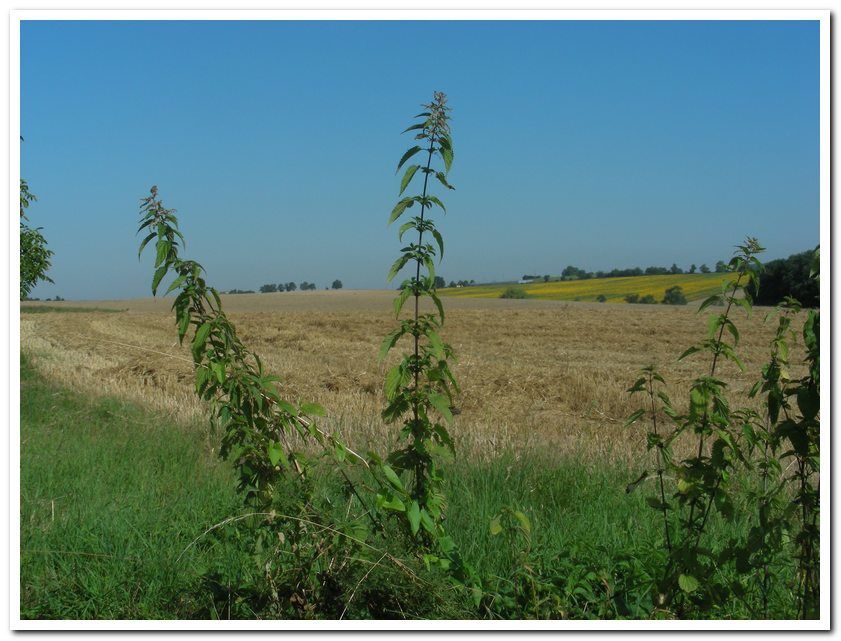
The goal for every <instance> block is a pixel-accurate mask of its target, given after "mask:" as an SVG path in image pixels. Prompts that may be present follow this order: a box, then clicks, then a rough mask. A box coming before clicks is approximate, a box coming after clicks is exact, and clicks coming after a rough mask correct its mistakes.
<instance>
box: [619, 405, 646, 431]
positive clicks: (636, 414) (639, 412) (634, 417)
mask: <svg viewBox="0 0 841 641" xmlns="http://www.w3.org/2000/svg"><path fill="white" fill-rule="evenodd" d="M643 414H645V410H644V409H639V410H637V411H636V412H634V413H633V414H631V415H630V416H629V417H628V420H627V421H625V424H624V425H623V426H622V427H628V426H629V425H633V424H634V423H636V422H637V421H638V420H639V418H640V417H641V416H642V415H643Z"/></svg>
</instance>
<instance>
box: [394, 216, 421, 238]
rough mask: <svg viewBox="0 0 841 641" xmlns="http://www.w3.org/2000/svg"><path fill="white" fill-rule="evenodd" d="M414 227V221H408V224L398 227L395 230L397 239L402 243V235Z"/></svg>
mask: <svg viewBox="0 0 841 641" xmlns="http://www.w3.org/2000/svg"><path fill="white" fill-rule="evenodd" d="M415 226H416V223H415V221H414V219H412V220H410V221H409V222H408V223H403V224H402V225H400V229H399V230H397V239H398V240H401V241H402V240H403V234H405V233H406V232H407V231H409V230H410V229H414V228H415Z"/></svg>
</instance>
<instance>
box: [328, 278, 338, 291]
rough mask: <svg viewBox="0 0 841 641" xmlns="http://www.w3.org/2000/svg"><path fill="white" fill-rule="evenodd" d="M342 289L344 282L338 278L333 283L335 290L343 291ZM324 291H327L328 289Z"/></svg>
mask: <svg viewBox="0 0 841 641" xmlns="http://www.w3.org/2000/svg"><path fill="white" fill-rule="evenodd" d="M341 288H342V281H340V280H339V279H338V278H337V279H336V280H334V281H333V289H341ZM324 289H327V288H326V287H325V288H324Z"/></svg>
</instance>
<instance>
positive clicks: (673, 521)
mask: <svg viewBox="0 0 841 641" xmlns="http://www.w3.org/2000/svg"><path fill="white" fill-rule="evenodd" d="M761 251H763V248H762V247H761V246H760V245H759V243H758V242H757V241H756V239H753V238H748V239H747V240H746V242H745V244H743V245H739V246H738V247H737V251H736V254H735V255H734V257H733V259H732V260H731V261H730V264H729V271H730V272H731V273H732V276H731V278H730V279H728V280H727V281H725V282H724V283H723V284H722V289H721V292H720V293H718V294H715V295H713V296H711V297H709V298H708V299H707V300H705V301H704V302H703V303H702V304H701V306H700V308H699V312H701V311H703V310H705V309H707V308H708V307H710V306H711V305H722V306H723V310H722V311H721V312H720V313H718V314H714V315H713V316H711V317H710V319H709V323H708V336H707V339H706V340H704V341H702V342H701V343H700V344H699V345H696V346H693V347H690V348H689V349H687V350H686V351H685V352H684V353H683V354H682V355H681V356H680V359H679V360H682V359H684V358H687V357H688V356H690V355H692V354H696V353H699V352H701V353H706V354H707V356H708V358H709V369H708V372H707V373H706V374H705V375H703V376H700V377H698V378H696V379H695V380H694V381H693V382H692V385H691V388H690V395H689V409H688V411H687V412H686V413H684V414H680V413H679V412H678V411H677V410H676V409H675V407H674V406H673V404H672V402H671V400H670V399H669V397H668V396H667V395H666V393H665V392H664V391H663V390H662V389H657V388H656V387H655V384H658V383H659V384H660V385H662V384H664V383H665V381H664V380H663V378H662V376H660V375H659V374H657V373H656V371H655V370H654V369H653V368H647V369H645V370H643V372H642V376H640V378H639V379H638V380H637V381H636V383H635V384H634V385H633V386H632V387H631V388H630V390H629V392H630V393H631V394H636V393H640V392H643V393H645V394H646V395H647V396H648V399H649V403H650V407H651V409H650V416H651V418H652V424H653V426H654V429H653V431H652V432H651V433H649V435H648V447H649V449H652V448H656V450H657V474H658V478H659V480H660V484H659V485H660V487H659V490H660V491H659V496H657V497H651V498H650V499H649V503H650V505H651V506H652V507H653V508H655V509H656V510H657V511H658V512H659V513H661V514H662V518H663V521H664V533H665V537H664V546H665V547H666V552H667V563H666V567H665V568H664V573H663V580H662V582H661V584H660V586H659V587H660V593H661V598H660V601H661V604H663V605H667V606H669V607H673V608H674V609H675V611H676V612H677V613H678V614H679V615H687V614H689V613H690V612H691V611H692V610H693V609H694V608H695V607H699V606H703V607H710V606H712V605H715V604H718V603H720V602H721V601H722V600H723V599H727V598H728V595H729V592H728V585H727V584H726V583H725V582H724V581H722V579H721V577H720V573H718V572H717V570H718V569H720V567H721V562H722V561H723V558H721V557H719V558H717V557H716V555H715V553H714V552H713V551H712V550H711V549H709V548H708V547H706V546H705V545H704V534H705V532H706V529H707V525H708V520H709V517H710V513H711V511H712V509H713V507H715V508H716V509H717V510H718V511H719V512H720V513H721V514H722V515H723V516H724V518H726V519H732V518H733V515H734V505H733V499H732V493H731V488H730V479H731V476H732V474H733V471H734V469H735V466H736V465H737V464H738V463H739V462H742V463H745V459H744V456H743V454H742V451H741V448H740V445H739V441H740V438H741V434H742V432H743V427H744V426H745V425H746V424H749V423H750V422H751V421H752V415H751V413H749V412H745V411H742V410H733V409H732V408H731V406H730V403H729V401H728V398H727V394H726V387H727V384H726V383H725V382H724V381H723V380H721V379H720V378H718V376H717V369H718V365H719V363H720V362H721V360H723V359H726V360H729V361H732V362H733V363H735V364H736V365H737V366H738V367H739V368H740V369H742V370H744V365H743V364H742V362H741V360H740V359H739V357H738V355H737V352H736V347H737V345H738V343H739V338H740V334H739V330H738V328H737V326H736V324H735V323H734V321H733V318H732V314H731V312H732V310H733V308H734V307H742V308H743V309H744V310H745V312H747V313H748V314H750V312H751V309H752V305H751V298H750V294H749V293H748V290H747V287H748V285H749V284H752V285H754V286H757V287H758V278H759V277H758V274H759V271H760V270H761V263H760V262H759V260H758V259H757V258H756V255H757V254H758V253H759V252H761ZM725 332H726V333H725ZM655 401H656V402H655ZM658 403H659V408H658V406H657V404H658ZM659 412H662V413H663V414H664V415H665V416H666V417H667V418H669V419H670V421H671V423H672V427H671V429H670V430H669V431H668V432H666V433H661V432H660V431H659V430H658V427H657V422H656V420H657V416H658V413H659ZM645 414H646V410H645V409H640V410H637V412H635V413H634V414H632V415H631V416H630V417H629V420H628V422H627V423H626V424H627V425H630V424H631V423H634V422H636V421H637V420H639V419H640V418H641V417H643V416H644V415H645ZM682 436H688V437H689V438H694V440H695V443H696V445H695V454H694V455H691V456H688V457H685V458H683V459H681V460H675V459H674V452H673V445H674V443H675V441H676V440H677V439H678V438H680V437H682ZM665 473H667V475H668V476H669V477H671V478H673V479H675V481H676V483H675V487H674V491H672V492H670V494H671V496H670V497H666V492H665V485H664V483H663V478H664V474H665ZM647 475H648V473H647V472H646V473H644V474H643V476H642V477H641V478H640V479H639V480H638V481H637V482H635V483H634V484H632V485H631V486H629V490H630V489H633V488H634V487H636V485H638V484H639V483H640V482H641V481H642V480H643V479H644V478H645V477H646V476H647ZM724 554H725V555H727V551H726V550H725V551H724Z"/></svg>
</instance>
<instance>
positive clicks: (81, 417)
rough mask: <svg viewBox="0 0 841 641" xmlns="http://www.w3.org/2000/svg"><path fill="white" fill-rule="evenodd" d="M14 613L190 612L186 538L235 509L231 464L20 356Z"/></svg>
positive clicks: (153, 417) (105, 615)
mask: <svg viewBox="0 0 841 641" xmlns="http://www.w3.org/2000/svg"><path fill="white" fill-rule="evenodd" d="M20 454H21V467H20V485H21V496H20V500H21V531H20V537H21V558H20V564H21V586H20V587H21V617H22V618H74V619H75V618H79V619H86V618H97V619H112V618H170V617H176V618H177V617H187V616H189V615H190V613H191V612H193V611H195V610H196V609H197V608H200V607H202V604H201V603H199V602H197V601H200V600H201V595H200V594H197V593H196V589H195V588H196V572H195V568H197V567H200V566H201V565H202V564H203V562H204V561H205V559H203V558H202V556H203V555H206V554H208V552H206V551H202V550H200V549H197V547H193V548H191V549H190V550H189V551H188V552H186V553H185V554H184V555H183V556H182V557H181V558H180V559H179V555H180V554H181V552H182V551H183V550H184V549H185V548H186V547H187V546H188V544H189V543H190V542H191V541H192V540H193V539H194V538H196V537H197V536H199V535H200V534H201V533H202V532H203V531H204V530H205V529H207V528H208V527H209V526H210V525H212V524H214V523H217V522H219V521H220V520H222V519H223V518H225V517H226V516H228V515H230V514H231V513H232V512H233V511H235V510H236V509H238V504H239V500H238V498H237V497H236V496H235V493H234V491H233V489H232V488H233V482H232V480H231V476H230V474H229V472H228V470H227V469H226V468H225V467H224V466H222V465H220V464H217V462H216V461H215V460H214V457H213V456H212V455H210V454H209V452H207V451H206V450H205V448H204V447H203V444H202V443H200V442H199V439H197V438H196V435H195V434H189V433H187V432H185V431H184V430H183V428H179V427H177V426H175V425H173V424H172V423H171V422H169V421H167V420H166V418H164V417H162V416H161V415H158V414H154V413H150V412H147V411H143V410H142V409H139V408H137V407H133V406H131V405H128V404H125V403H121V402H117V401H114V400H107V399H106V400H96V401H93V400H89V399H86V398H82V397H80V396H79V395H77V394H74V393H72V392H69V391H67V390H63V389H60V388H58V387H55V386H53V385H51V384H50V383H48V382H47V381H45V380H43V379H42V378H40V377H39V376H37V375H36V374H35V373H33V371H32V369H31V368H30V367H29V366H28V365H27V363H26V361H25V360H22V362H21V453H20Z"/></svg>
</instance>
